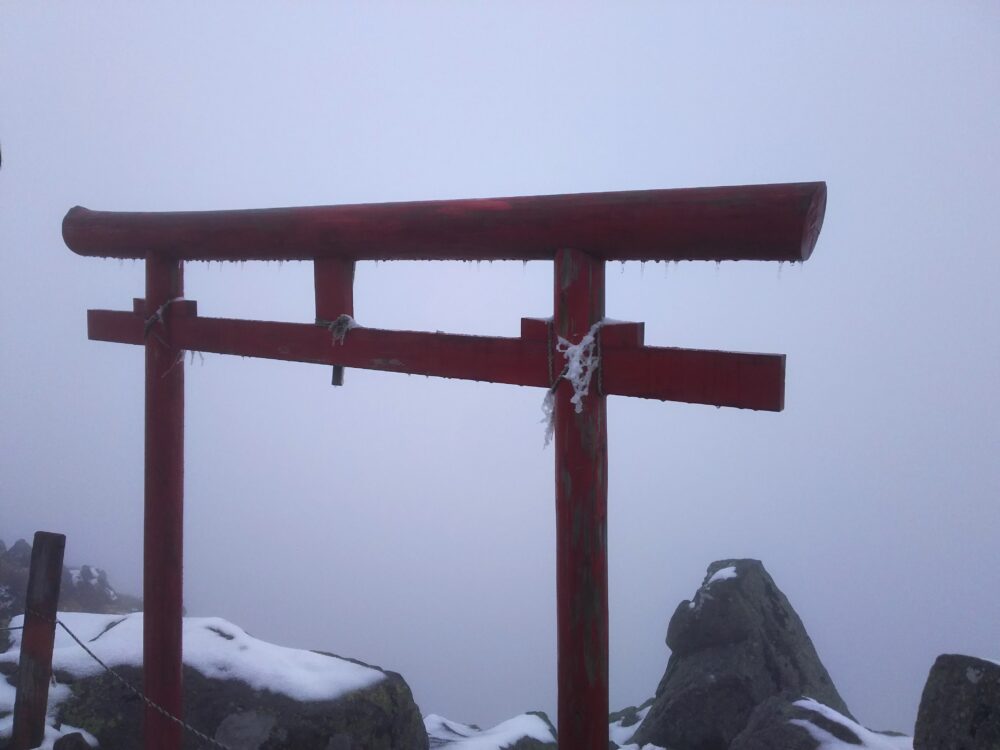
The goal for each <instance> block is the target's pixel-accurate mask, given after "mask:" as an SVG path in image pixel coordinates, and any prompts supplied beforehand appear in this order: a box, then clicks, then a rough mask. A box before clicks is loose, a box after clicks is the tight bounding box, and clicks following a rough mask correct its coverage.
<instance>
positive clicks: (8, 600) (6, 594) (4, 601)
mask: <svg viewBox="0 0 1000 750" xmlns="http://www.w3.org/2000/svg"><path fill="white" fill-rule="evenodd" d="M13 603H14V595H13V594H11V593H10V586H8V585H6V584H4V585H3V586H0V607H9V606H10V605H11V604H13Z"/></svg>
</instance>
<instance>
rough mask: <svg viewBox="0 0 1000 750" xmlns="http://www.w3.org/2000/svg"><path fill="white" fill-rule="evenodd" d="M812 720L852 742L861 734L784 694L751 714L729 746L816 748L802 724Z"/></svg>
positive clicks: (732, 749) (745, 749) (742, 749)
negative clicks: (789, 699)
mask: <svg viewBox="0 0 1000 750" xmlns="http://www.w3.org/2000/svg"><path fill="white" fill-rule="evenodd" d="M793 720H794V721H809V722H811V723H812V724H814V725H815V726H817V727H819V728H820V729H824V730H826V731H827V732H829V733H830V734H832V735H833V736H834V737H836V738H838V739H840V740H842V741H844V742H846V743H847V744H849V745H860V744H861V740H860V738H859V737H858V736H857V735H856V734H855V733H854V732H852V731H851V730H850V729H848V728H847V727H844V726H843V725H841V724H838V723H836V722H832V721H830V720H829V719H827V718H825V717H824V716H822V715H821V714H818V713H816V712H815V711H809V710H807V709H804V708H800V707H798V706H794V705H792V703H790V702H789V701H787V700H785V699H784V698H780V697H774V698H768V699H767V700H766V701H764V702H763V703H761V704H760V705H759V706H757V708H755V709H754V711H753V713H752V714H750V719H749V720H748V721H747V725H746V727H744V729H743V731H742V732H740V733H739V734H738V735H736V737H735V738H734V739H733V741H732V743H731V744H730V745H729V750H775V748H781V750H816V748H817V747H818V746H819V742H817V741H816V740H815V739H813V737H812V735H811V734H809V732H808V730H806V729H805V728H804V727H803V726H801V725H800V724H792V723H791V722H792V721H793Z"/></svg>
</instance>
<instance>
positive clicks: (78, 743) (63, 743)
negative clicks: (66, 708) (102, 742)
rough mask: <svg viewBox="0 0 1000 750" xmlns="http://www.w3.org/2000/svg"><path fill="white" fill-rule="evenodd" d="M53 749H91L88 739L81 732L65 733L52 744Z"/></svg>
mask: <svg viewBox="0 0 1000 750" xmlns="http://www.w3.org/2000/svg"><path fill="white" fill-rule="evenodd" d="M52 750H90V745H88V744H87V740H85V739H83V735H82V734H80V733H79V732H73V733H72V734H64V735H63V736H62V737H60V738H59V739H57V740H56V741H55V743H53V745H52Z"/></svg>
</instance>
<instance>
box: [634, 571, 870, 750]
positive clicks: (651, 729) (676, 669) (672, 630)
mask: <svg viewBox="0 0 1000 750" xmlns="http://www.w3.org/2000/svg"><path fill="white" fill-rule="evenodd" d="M667 645H668V646H669V647H670V649H671V655H670V660H669V661H668V663H667V670H666V672H665V673H664V675H663V679H661V680H660V684H659V686H658V687H657V689H656V696H655V698H654V701H653V704H652V706H651V707H650V710H649V714H648V715H647V716H646V718H645V720H644V721H643V722H642V725H641V726H640V727H639V729H638V731H637V732H636V733H635V735H634V736H633V737H632V738H631V740H630V741H631V742H633V743H636V744H638V745H640V746H641V745H644V744H646V743H651V744H654V745H659V746H661V747H669V748H671V750H726V749H727V748H728V747H729V745H730V743H731V742H732V741H733V739H734V738H735V737H736V736H737V735H738V734H739V733H740V732H742V731H743V729H744V728H745V727H746V726H747V722H748V721H749V719H750V715H751V714H752V713H753V711H754V709H756V708H757V707H758V706H759V705H760V704H762V703H764V702H765V701H767V700H768V699H769V698H772V697H780V698H783V699H784V700H785V701H786V702H792V701H795V700H798V699H799V698H802V697H809V698H813V699H815V700H817V701H819V702H820V703H821V704H823V705H825V706H828V707H830V708H832V709H834V710H835V711H836V712H837V713H838V714H840V715H842V716H844V717H846V718H848V719H850V718H852V717H851V714H850V712H849V711H848V709H847V705H846V704H845V703H844V700H843V699H842V698H841V697H840V694H839V693H838V692H837V688H836V687H835V686H834V684H833V681H832V680H831V679H830V675H829V673H828V672H827V671H826V668H825V667H824V666H823V663H822V662H821V661H820V658H819V656H818V655H817V653H816V649H815V647H814V646H813V643H812V641H811V640H810V638H809V635H808V633H806V629H805V627H804V626H803V625H802V621H801V620H800V619H799V616H798V615H797V614H796V613H795V610H794V609H793V608H792V605H791V604H789V602H788V599H787V598H785V595H784V594H783V593H781V591H780V590H779V589H778V587H777V586H776V585H775V583H774V581H773V580H772V579H771V576H770V575H768V573H767V571H766V570H765V569H764V566H763V565H762V564H761V562H760V561H759V560H719V561H717V562H714V563H712V564H711V565H710V566H709V567H708V573H707V574H706V576H705V579H704V581H703V583H702V585H701V587H700V588H699V589H698V591H697V592H696V593H695V595H694V597H693V598H692V599H691V600H685V601H683V602H681V603H680V604H679V605H678V606H677V609H676V611H675V612H674V615H673V617H672V618H671V619H670V624H669V626H668V628H667Z"/></svg>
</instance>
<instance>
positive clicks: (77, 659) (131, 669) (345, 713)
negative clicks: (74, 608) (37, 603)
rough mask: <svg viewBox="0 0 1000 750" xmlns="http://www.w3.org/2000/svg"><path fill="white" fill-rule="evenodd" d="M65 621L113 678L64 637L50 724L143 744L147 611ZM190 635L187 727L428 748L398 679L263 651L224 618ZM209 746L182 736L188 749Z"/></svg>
mask: <svg viewBox="0 0 1000 750" xmlns="http://www.w3.org/2000/svg"><path fill="white" fill-rule="evenodd" d="M59 619H60V620H63V621H65V622H66V623H67V624H68V625H69V627H70V629H71V630H73V631H74V633H76V635H77V636H78V637H79V638H80V640H81V641H83V642H84V643H86V644H87V647H88V648H89V649H90V650H91V651H93V652H94V654H95V655H96V656H98V657H99V658H100V659H101V660H102V661H104V662H105V663H106V664H107V665H108V666H109V667H111V668H112V669H113V670H114V672H115V674H111V673H110V672H106V671H105V670H104V669H103V668H102V667H101V666H100V665H99V664H97V663H96V661H95V660H94V659H93V658H92V657H90V656H89V655H88V654H87V653H86V652H85V651H84V650H83V649H82V648H80V646H79V645H77V644H76V643H74V642H73V641H72V640H70V639H69V638H68V637H66V636H65V634H63V633H61V632H58V631H57V638H56V647H55V649H54V651H53V670H54V673H55V677H56V680H57V682H58V683H59V685H58V687H56V688H54V689H53V690H52V691H50V701H49V702H50V712H51V715H52V718H53V719H54V720H55V722H56V723H57V725H58V724H60V723H61V724H64V725H68V726H72V727H75V728H79V729H81V730H83V731H85V732H88V733H89V734H90V735H92V736H93V737H95V738H96V739H97V741H98V742H99V744H100V747H101V748H132V747H138V746H139V744H141V741H140V737H141V736H142V729H141V727H142V716H143V708H144V704H143V701H142V699H141V698H140V696H139V695H137V693H136V692H135V690H134V689H131V688H130V687H128V686H127V685H125V684H123V682H122V680H125V682H127V683H128V684H129V685H131V686H133V687H137V688H141V686H142V669H141V661H142V620H143V617H142V614H141V613H140V614H131V615H123V616H116V615H85V614H74V613H60V615H59ZM183 637H184V712H183V713H184V717H183V718H184V721H185V722H186V723H187V724H188V725H189V726H190V727H191V728H192V729H194V730H196V731H197V732H200V733H201V734H203V735H205V736H207V737H210V738H212V739H214V740H216V741H218V742H221V743H223V744H225V745H226V746H228V747H230V748H233V750H293V749H294V750H301V749H303V748H318V749H319V750H426V748H427V746H428V745H427V734H426V732H425V731H424V726H423V721H422V720H421V718H420V712H419V709H418V708H417V706H416V704H415V703H414V701H413V696H412V695H411V693H410V689H409V687H408V686H407V684H406V682H405V681H404V680H403V678H402V677H401V676H400V675H398V674H396V673H394V672H388V671H385V670H382V669H380V668H379V667H374V666H371V665H367V664H363V663H361V662H358V661H355V660H351V659H344V658H341V657H338V656H334V655H332V654H324V653H318V652H313V651H302V650H298V649H290V648H283V647H281V646H276V645H273V644H270V643H266V642H264V641H260V640H258V639H256V638H253V637H251V636H249V635H248V634H247V633H246V632H244V631H243V630H241V629H240V628H238V627H237V626H235V625H233V624H232V623H229V622H227V621H225V620H222V619H220V618H185V620H184V631H183ZM16 663H17V653H16V651H15V652H9V653H7V654H0V672H10V671H11V669H12V668H16ZM116 675H117V676H116ZM119 678H121V679H119ZM2 709H3V706H0V711H2ZM205 746H206V744H205V742H204V741H203V740H202V739H199V737H198V736H197V735H195V734H194V733H192V732H185V733H184V744H183V747H184V748H191V749H192V750H193V749H194V748H202V747H205Z"/></svg>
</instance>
